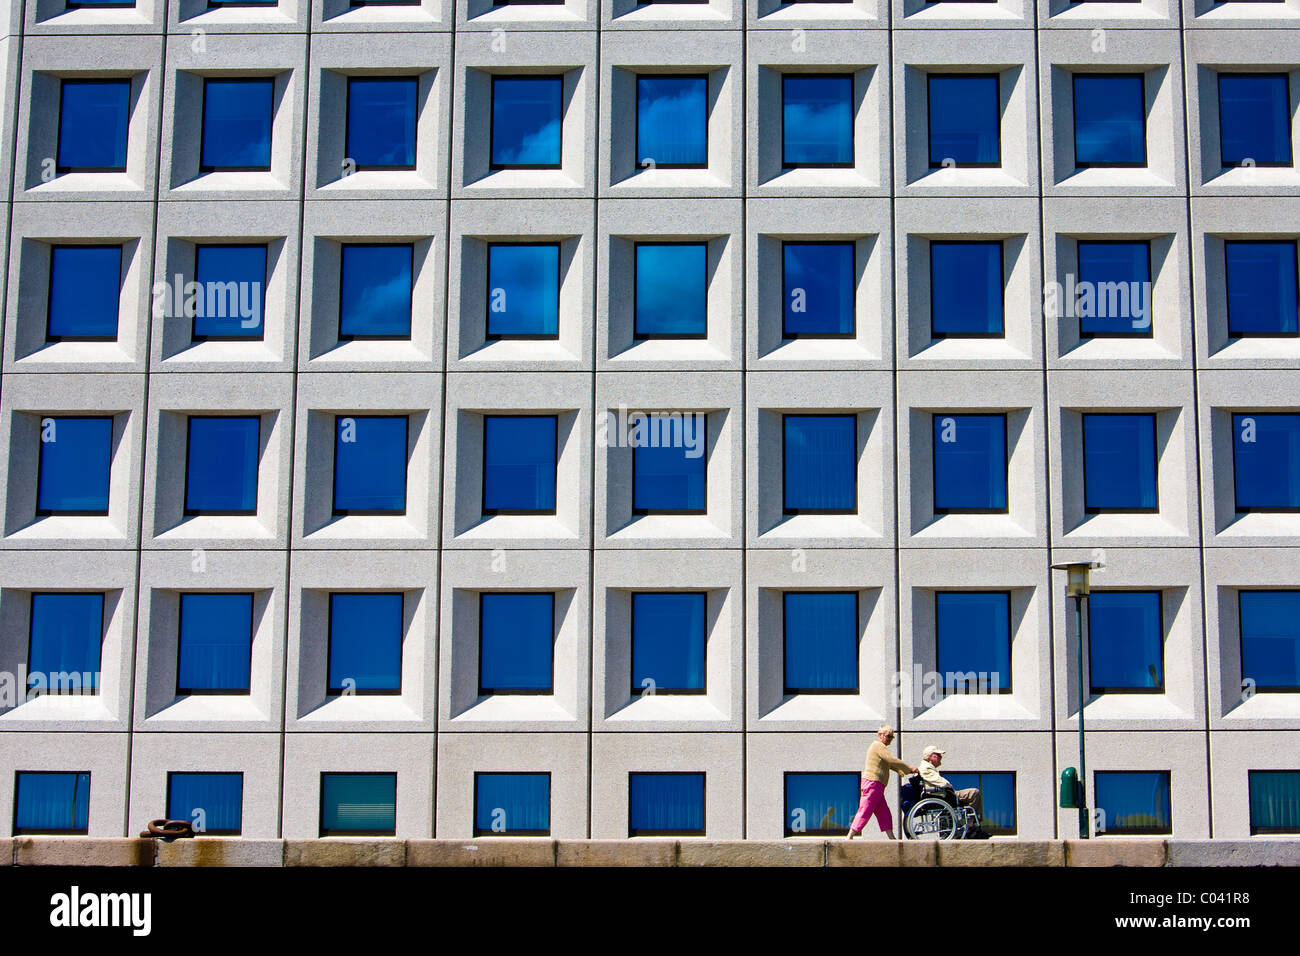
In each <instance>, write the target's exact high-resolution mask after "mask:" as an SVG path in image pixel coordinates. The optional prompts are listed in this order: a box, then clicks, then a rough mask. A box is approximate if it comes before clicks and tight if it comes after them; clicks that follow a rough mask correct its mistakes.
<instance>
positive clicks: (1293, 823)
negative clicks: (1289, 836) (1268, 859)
mask: <svg viewBox="0 0 1300 956" xmlns="http://www.w3.org/2000/svg"><path fill="white" fill-rule="evenodd" d="M1246 780H1247V787H1248V789H1249V791H1250V835H1251V836H1255V834H1257V833H1300V770H1250V771H1247V773H1246Z"/></svg>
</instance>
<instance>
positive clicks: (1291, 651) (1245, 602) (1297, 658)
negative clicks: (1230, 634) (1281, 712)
mask: <svg viewBox="0 0 1300 956" xmlns="http://www.w3.org/2000/svg"><path fill="white" fill-rule="evenodd" d="M1237 602H1238V605H1237V610H1238V613H1239V618H1240V620H1241V676H1242V679H1243V680H1247V681H1251V682H1252V686H1253V687H1254V689H1255V690H1256V691H1257V692H1264V693H1285V694H1293V693H1296V692H1297V691H1300V591H1238V592H1237Z"/></svg>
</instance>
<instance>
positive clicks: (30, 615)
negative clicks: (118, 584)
mask: <svg viewBox="0 0 1300 956" xmlns="http://www.w3.org/2000/svg"><path fill="white" fill-rule="evenodd" d="M92 594H93V595H95V596H97V597H98V598H99V667H98V668H97V670H96V671H94V672H92V673H94V674H95V685H94V689H93V690H90V691H87V690H86V689H85V688H84V687H83V688H81V689H80V690H78V691H77V692H76V693H75V694H72V693H55V692H54V690H53V689H52V687H51V682H50V681H46V686H45V689H44V691H43V692H42V693H41V695H40V696H52V697H98V696H100V692H101V687H100V682H101V679H102V677H103V669H104V638H105V636H106V635H105V631H106V621H105V617H106V615H107V611H108V601H107V600H106V598H107V596H108V592H106V591H29V592H28V595H27V662H26V665H25V666H26V669H27V673H25V674H23V675H22V678H23V699H24V700H30V699H31V675H32V673H33V671H32V666H31V662H32V661H33V660H35V659H36V613H35V610H36V598H38V597H65V596H88V595H92ZM15 676H17V675H15Z"/></svg>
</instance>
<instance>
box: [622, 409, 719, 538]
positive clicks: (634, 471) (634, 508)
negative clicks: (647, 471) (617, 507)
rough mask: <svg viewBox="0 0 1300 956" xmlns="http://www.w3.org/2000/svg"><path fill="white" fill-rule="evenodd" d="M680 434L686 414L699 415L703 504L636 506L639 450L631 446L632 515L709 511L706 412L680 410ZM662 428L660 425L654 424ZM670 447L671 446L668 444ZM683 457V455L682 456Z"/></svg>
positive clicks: (702, 513) (639, 447) (684, 513)
mask: <svg viewBox="0 0 1300 956" xmlns="http://www.w3.org/2000/svg"><path fill="white" fill-rule="evenodd" d="M681 415H682V422H683V424H682V434H683V438H684V437H685V431H686V425H685V422H686V420H687V416H688V415H689V416H692V418H691V420H692V421H694V420H696V419H694V418H693V416H695V415H699V416H700V418H699V420H700V421H702V422H703V423H704V434H703V436H702V438H703V445H704V450H703V452H702V453H701V455H700V458H701V459H703V465H704V504H702V505H701V506H700V507H699V508H638V507H637V506H636V474H637V469H636V456H637V452H638V451H640V449H641V447H642V446H640V445H633V446H632V514H633V516H634V517H638V518H640V517H645V516H646V515H706V514H708V513H709V415H708V413H707V412H682V413H681ZM655 427H656V428H662V427H663V426H662V425H657V426H655ZM669 447H671V446H669ZM683 457H685V456H683Z"/></svg>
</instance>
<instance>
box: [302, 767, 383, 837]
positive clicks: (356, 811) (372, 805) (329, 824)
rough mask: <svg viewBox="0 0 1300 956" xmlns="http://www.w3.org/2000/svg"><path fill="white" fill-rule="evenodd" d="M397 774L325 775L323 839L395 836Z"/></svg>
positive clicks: (321, 790)
mask: <svg viewBox="0 0 1300 956" xmlns="http://www.w3.org/2000/svg"><path fill="white" fill-rule="evenodd" d="M396 833H397V774H395V773H322V774H321V775H320V835H321V836H323V837H327V836H394V835H395V834H396Z"/></svg>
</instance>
